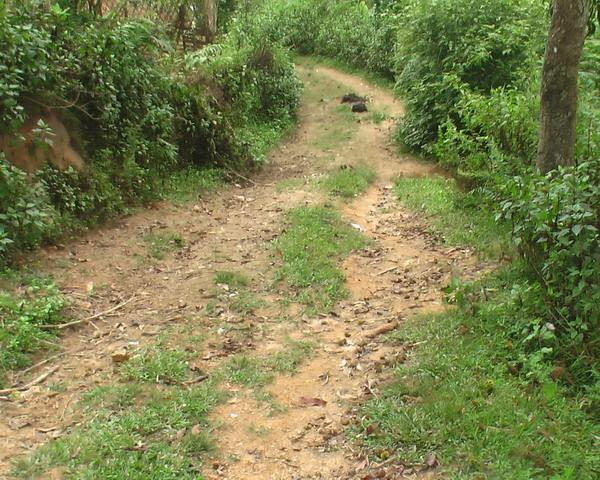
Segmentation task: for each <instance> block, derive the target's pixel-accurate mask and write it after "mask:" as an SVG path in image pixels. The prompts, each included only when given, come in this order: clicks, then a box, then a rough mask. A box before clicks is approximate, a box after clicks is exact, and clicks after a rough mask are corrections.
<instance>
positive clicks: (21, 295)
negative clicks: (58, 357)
mask: <svg viewBox="0 0 600 480" xmlns="http://www.w3.org/2000/svg"><path fill="white" fill-rule="evenodd" d="M64 306H65V299H64V298H63V297H62V295H61V294H60V292H59V291H58V288H57V287H56V285H55V284H54V283H53V282H52V281H51V280H49V279H46V278H39V277H36V276H33V275H29V274H25V273H20V274H17V273H14V272H10V271H4V272H0V318H1V319H2V321H1V322H0V384H1V383H2V381H3V377H4V374H5V373H6V372H7V371H8V370H12V369H15V368H21V367H24V366H27V365H28V364H29V359H30V355H31V354H32V353H34V352H36V351H38V350H39V349H40V348H41V347H45V348H47V345H45V344H44V342H45V341H47V340H49V339H51V338H52V337H53V334H52V333H51V331H48V330H46V329H45V328H44V327H43V326H44V325H51V324H55V323H60V322H61V321H62V318H63V317H62V310H63V308H64Z"/></svg>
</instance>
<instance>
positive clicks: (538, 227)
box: [499, 161, 600, 381]
mask: <svg viewBox="0 0 600 480" xmlns="http://www.w3.org/2000/svg"><path fill="white" fill-rule="evenodd" d="M599 186H600V168H599V163H598V162H597V161H596V162H586V163H583V164H581V165H580V166H578V167H575V168H571V169H564V170H561V171H559V172H557V173H556V175H554V176H547V177H533V178H521V179H517V180H516V181H515V183H513V184H510V185H508V187H507V194H506V197H507V198H508V199H507V200H505V201H504V202H503V203H502V215H503V216H504V217H505V218H506V219H508V220H509V221H510V222H512V224H513V236H514V239H515V243H516V245H517V246H518V247H519V249H520V250H521V253H522V255H523V258H524V259H525V260H526V261H527V263H528V265H529V267H530V269H531V271H532V274H533V276H534V278H535V279H536V280H537V281H538V282H539V284H540V287H541V288H540V295H541V298H540V300H541V301H540V302H539V307H538V309H539V311H540V314H542V315H543V316H542V318H544V317H545V318H546V319H547V320H548V322H546V323H545V324H544V325H543V326H540V328H541V329H542V330H543V331H544V332H545V333H546V335H547V336H548V337H549V338H550V339H551V340H552V342H551V343H550V344H549V345H545V346H546V347H547V348H549V349H551V352H548V353H551V354H552V356H561V357H562V358H563V359H565V360H566V361H567V362H568V364H569V366H570V367H571V368H572V370H573V371H572V373H574V374H576V375H577V376H578V377H579V380H584V381H585V379H586V378H587V379H588V380H589V379H590V377H591V378H593V377H594V375H598V371H597V363H596V362H597V359H598V358H600V333H599V331H600V323H599V320H600V283H599V282H598V279H599V278H600V231H599V228H600V188H599ZM499 216H500V215H499ZM595 368H596V370H594V369H595Z"/></svg>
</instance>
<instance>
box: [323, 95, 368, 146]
mask: <svg viewBox="0 0 600 480" xmlns="http://www.w3.org/2000/svg"><path fill="white" fill-rule="evenodd" d="M335 112H336V113H335V117H334V119H333V122H331V123H330V124H329V125H327V126H325V127H323V129H322V132H321V134H320V135H319V136H318V137H317V139H316V140H315V145H316V146H317V147H319V148H320V149H321V150H333V149H335V148H338V147H339V146H340V145H342V144H344V143H346V142H348V141H350V140H352V137H353V136H354V134H355V133H356V131H357V130H358V122H357V120H356V118H355V116H354V114H353V113H352V110H351V109H350V106H348V105H338V106H337V107H336V108H335Z"/></svg>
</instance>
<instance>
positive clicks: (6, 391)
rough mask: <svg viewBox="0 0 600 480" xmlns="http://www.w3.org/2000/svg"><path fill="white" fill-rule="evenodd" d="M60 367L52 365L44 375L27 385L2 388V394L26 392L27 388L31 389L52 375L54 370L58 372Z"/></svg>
mask: <svg viewBox="0 0 600 480" xmlns="http://www.w3.org/2000/svg"><path fill="white" fill-rule="evenodd" d="M59 368H60V366H58V365H57V366H56V367H52V368H51V369H50V370H48V371H47V372H46V373H43V374H42V375H40V376H39V377H37V378H36V379H35V380H32V381H31V382H29V383H26V384H25V385H22V386H20V387H14V388H7V389H5V390H0V395H6V394H9V393H15V392H24V391H25V390H29V389H30V388H31V387H33V386H34V385H37V384H38V383H42V382H43V381H44V380H46V379H47V378H48V377H49V376H50V375H52V374H53V373H54V372H56V371H57V370H58V369H59Z"/></svg>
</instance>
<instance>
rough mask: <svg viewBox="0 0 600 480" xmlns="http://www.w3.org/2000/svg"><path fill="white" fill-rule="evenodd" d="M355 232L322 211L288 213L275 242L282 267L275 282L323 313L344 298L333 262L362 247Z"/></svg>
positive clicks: (340, 276)
mask: <svg viewBox="0 0 600 480" xmlns="http://www.w3.org/2000/svg"><path fill="white" fill-rule="evenodd" d="M365 243H366V240H365V239H364V238H363V237H362V236H361V235H360V233H359V232H357V231H356V230H354V229H353V228H351V227H350V226H349V225H347V224H345V223H344V222H343V221H342V219H341V218H340V217H339V215H338V214H337V213H336V212H335V211H333V210H332V209H330V208H326V207H299V208H295V209H292V210H290V212H289V213H288V227H287V229H286V231H285V233H284V234H283V235H281V236H280V237H279V238H278V239H277V240H276V241H275V248H276V249H277V251H278V252H279V253H280V254H281V258H282V261H283V265H282V266H281V268H280V270H279V272H278V278H279V279H281V280H285V281H286V282H287V283H288V284H289V285H290V286H291V287H293V288H294V289H295V290H296V291H297V293H298V300H299V301H300V302H302V303H305V304H307V305H309V306H310V307H311V308H312V309H314V310H317V311H323V310H326V309H328V308H331V307H332V306H333V305H334V304H335V302H336V301H337V300H339V299H341V298H343V297H344V296H345V295H346V289H345V287H344V280H345V278H344V274H343V273H342V272H341V271H340V270H339V269H338V267H337V260H338V259H339V258H340V257H341V256H343V255H347V254H348V253H350V252H351V251H352V250H354V249H358V248H361V247H363V246H364V245H365Z"/></svg>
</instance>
